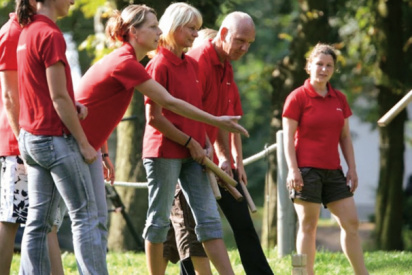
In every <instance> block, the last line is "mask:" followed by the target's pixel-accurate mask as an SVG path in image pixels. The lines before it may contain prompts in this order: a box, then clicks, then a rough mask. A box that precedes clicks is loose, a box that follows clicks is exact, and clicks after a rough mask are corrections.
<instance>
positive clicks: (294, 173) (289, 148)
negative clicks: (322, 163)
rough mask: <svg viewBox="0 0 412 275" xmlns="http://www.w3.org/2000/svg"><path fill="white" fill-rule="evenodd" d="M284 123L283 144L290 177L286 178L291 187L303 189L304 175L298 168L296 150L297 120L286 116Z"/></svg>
mask: <svg viewBox="0 0 412 275" xmlns="http://www.w3.org/2000/svg"><path fill="white" fill-rule="evenodd" d="M282 123H283V144H284V150H285V157H286V163H287V165H288V170H289V171H288V178H287V180H286V182H287V185H288V186H289V188H293V189H295V190H298V191H299V190H301V189H302V186H303V180H302V175H301V174H300V171H299V168H298V162H297V159H296V150H295V133H296V130H297V128H298V122H297V121H296V120H293V119H290V118H287V117H284V118H283V120H282Z"/></svg>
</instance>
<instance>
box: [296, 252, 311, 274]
mask: <svg viewBox="0 0 412 275" xmlns="http://www.w3.org/2000/svg"><path fill="white" fill-rule="evenodd" d="M307 274H308V272H307V271H306V254H295V255H292V275H307Z"/></svg>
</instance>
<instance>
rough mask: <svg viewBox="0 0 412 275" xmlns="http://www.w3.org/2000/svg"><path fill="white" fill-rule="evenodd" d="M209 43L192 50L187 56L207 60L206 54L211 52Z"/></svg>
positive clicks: (206, 42)
mask: <svg viewBox="0 0 412 275" xmlns="http://www.w3.org/2000/svg"><path fill="white" fill-rule="evenodd" d="M209 44H210V42H209V41H204V42H203V43H201V44H199V45H197V46H195V47H193V48H191V49H190V50H189V51H188V52H187V55H188V56H191V57H193V58H194V59H195V60H199V59H202V58H205V53H207V52H208V50H209Z"/></svg>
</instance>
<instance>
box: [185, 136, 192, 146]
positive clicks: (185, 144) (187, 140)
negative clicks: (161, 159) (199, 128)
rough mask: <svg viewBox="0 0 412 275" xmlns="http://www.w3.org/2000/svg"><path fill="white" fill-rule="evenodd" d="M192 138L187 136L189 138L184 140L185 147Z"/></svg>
mask: <svg viewBox="0 0 412 275" xmlns="http://www.w3.org/2000/svg"><path fill="white" fill-rule="evenodd" d="M191 140H192V137H191V136H189V138H188V139H187V141H186V143H185V145H184V146H185V147H186V146H187V145H188V144H189V142H190V141H191Z"/></svg>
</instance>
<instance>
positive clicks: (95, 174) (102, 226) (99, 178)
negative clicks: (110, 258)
mask: <svg viewBox="0 0 412 275" xmlns="http://www.w3.org/2000/svg"><path fill="white" fill-rule="evenodd" d="M97 153H98V154H97V159H96V161H94V162H93V163H92V164H89V169H90V176H91V177H92V182H93V193H94V196H95V199H96V206H97V218H98V221H99V225H98V228H99V232H100V237H101V241H102V248H103V253H104V254H105V257H106V252H107V235H108V230H107V220H108V214H107V202H106V188H105V186H104V185H105V183H104V177H103V164H102V154H101V152H100V150H99V151H98V152H97Z"/></svg>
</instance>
